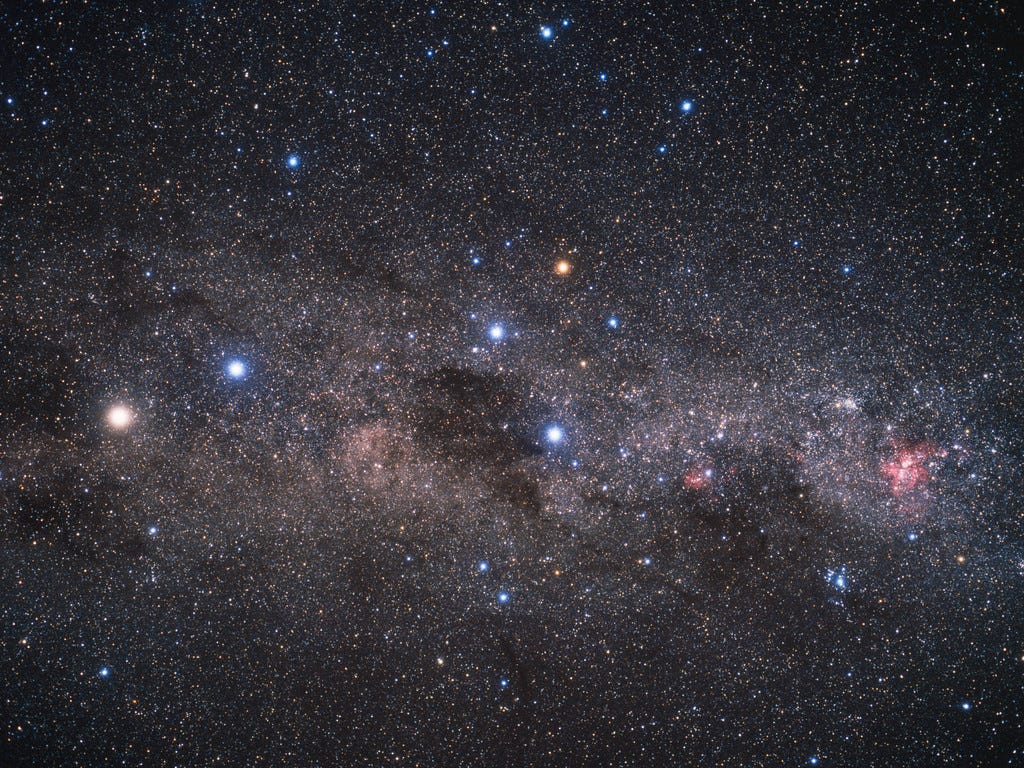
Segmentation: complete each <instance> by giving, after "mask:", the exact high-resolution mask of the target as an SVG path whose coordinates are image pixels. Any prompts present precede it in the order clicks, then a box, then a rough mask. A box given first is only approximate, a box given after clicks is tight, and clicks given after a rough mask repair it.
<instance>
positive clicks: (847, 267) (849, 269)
mask: <svg viewBox="0 0 1024 768" xmlns="http://www.w3.org/2000/svg"><path fill="white" fill-rule="evenodd" d="M851 272H853V267H851V266H850V265H849V264H843V274H844V275H848V274H850V273H851Z"/></svg>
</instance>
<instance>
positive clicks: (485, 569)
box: [476, 560, 491, 573]
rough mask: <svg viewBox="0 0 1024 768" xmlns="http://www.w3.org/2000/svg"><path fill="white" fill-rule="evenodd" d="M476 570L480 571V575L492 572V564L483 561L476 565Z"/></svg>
mask: <svg viewBox="0 0 1024 768" xmlns="http://www.w3.org/2000/svg"><path fill="white" fill-rule="evenodd" d="M476 569H477V570H478V571H480V573H487V572H488V571H489V570H491V564H490V563H488V562H487V561H486V560H481V561H480V562H479V563H477V564H476Z"/></svg>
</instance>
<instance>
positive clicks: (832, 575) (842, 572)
mask: <svg viewBox="0 0 1024 768" xmlns="http://www.w3.org/2000/svg"><path fill="white" fill-rule="evenodd" d="M825 580H826V581H828V583H829V584H831V585H832V586H833V587H835V588H836V589H837V590H839V591H840V592H844V591H845V590H846V588H847V587H848V586H849V585H850V580H849V579H848V578H847V576H846V566H845V565H844V566H843V567H841V568H839V569H838V570H834V569H832V568H829V569H828V570H827V571H825Z"/></svg>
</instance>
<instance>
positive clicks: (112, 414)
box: [107, 404, 135, 431]
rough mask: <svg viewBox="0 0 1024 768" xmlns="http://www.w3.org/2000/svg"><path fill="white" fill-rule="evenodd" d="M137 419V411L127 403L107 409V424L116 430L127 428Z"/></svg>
mask: <svg viewBox="0 0 1024 768" xmlns="http://www.w3.org/2000/svg"><path fill="white" fill-rule="evenodd" d="M134 421H135V412H134V411H132V409H131V408H129V407H128V406H127V405H120V404H118V405H113V406H111V407H110V409H109V410H108V411H107V424H109V425H110V426H111V427H113V428H114V429H116V430H119V431H120V430H125V429H128V427H130V426H131V425H132V422H134Z"/></svg>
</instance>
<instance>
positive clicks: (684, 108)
mask: <svg viewBox="0 0 1024 768" xmlns="http://www.w3.org/2000/svg"><path fill="white" fill-rule="evenodd" d="M679 111H680V112H682V113H683V114H689V113H690V112H692V111H693V102H692V101H690V100H689V99H686V100H685V101H684V102H683V103H682V104H680V105H679Z"/></svg>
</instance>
